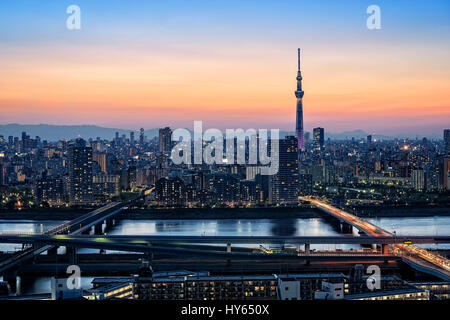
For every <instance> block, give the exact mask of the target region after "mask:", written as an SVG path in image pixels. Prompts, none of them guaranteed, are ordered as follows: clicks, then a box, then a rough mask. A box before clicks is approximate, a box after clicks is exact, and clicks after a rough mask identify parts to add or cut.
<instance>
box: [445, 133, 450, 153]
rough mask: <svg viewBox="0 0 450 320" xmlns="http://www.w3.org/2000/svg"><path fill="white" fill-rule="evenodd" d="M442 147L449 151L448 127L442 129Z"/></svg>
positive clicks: (449, 136) (449, 134) (449, 137)
mask: <svg viewBox="0 0 450 320" xmlns="http://www.w3.org/2000/svg"><path fill="white" fill-rule="evenodd" d="M444 148H445V152H450V129H445V130H444Z"/></svg>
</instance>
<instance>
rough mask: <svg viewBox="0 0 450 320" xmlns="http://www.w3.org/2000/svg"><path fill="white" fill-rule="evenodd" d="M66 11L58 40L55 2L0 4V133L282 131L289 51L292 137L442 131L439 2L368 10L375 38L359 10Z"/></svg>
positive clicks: (138, 6)
mask: <svg viewBox="0 0 450 320" xmlns="http://www.w3.org/2000/svg"><path fill="white" fill-rule="evenodd" d="M77 4H78V5H79V6H80V8H81V14H82V29H81V30H78V31H70V30H67V29H66V28H65V19H66V18H67V14H66V13H65V9H66V7H67V5H68V3H65V2H62V3H60V4H55V3H51V2H45V1H43V2H41V3H40V5H39V6H38V5H36V4H33V3H32V2H27V1H17V2H14V3H12V2H2V4H1V6H2V7H4V8H6V9H7V10H0V12H2V13H0V17H1V19H0V20H1V21H2V22H1V24H0V26H1V28H2V30H6V31H5V32H3V33H2V34H1V35H0V39H1V40H2V41H1V43H2V44H1V45H0V47H1V49H2V50H1V52H2V53H1V54H0V56H1V58H2V59H1V62H0V65H1V67H2V70H5V72H3V73H2V75H1V76H0V84H1V85H2V87H3V88H4V90H2V92H1V93H0V118H1V120H0V122H1V123H2V124H6V123H29V124H38V123H49V124H67V125H74V124H96V125H100V126H106V127H117V128H123V129H130V128H136V129H137V128H139V127H144V128H156V127H160V126H161V125H168V126H170V127H172V128H177V127H189V126H190V125H191V124H192V122H193V121H194V120H202V121H203V122H204V123H205V124H206V125H207V126H208V127H216V128H220V129H222V128H225V127H244V128H248V127H254V128H259V127H266V128H279V129H281V130H284V131H294V130H295V116H294V114H295V109H294V108H295V107H293V105H294V103H295V97H293V96H292V90H293V89H294V88H295V84H294V83H293V81H292V78H293V77H294V76H295V75H294V72H293V70H294V68H295V66H296V63H297V61H296V60H295V58H294V57H293V54H292V52H293V50H294V49H295V48H297V47H301V48H302V55H303V57H302V62H303V65H302V72H303V75H304V76H306V77H307V79H308V81H306V83H305V84H304V86H305V88H306V89H305V90H307V91H308V95H307V97H305V110H304V115H305V118H304V127H305V131H312V129H313V128H314V127H324V128H325V129H326V130H327V131H330V132H342V131H350V130H356V129H363V130H365V131H366V132H369V133H383V134H388V135H396V134H404V133H410V132H411V133H416V134H418V135H429V134H439V133H440V132H442V130H443V129H445V128H446V127H447V126H448V120H449V119H450V111H449V110H450V108H449V101H450V96H449V94H450V93H449V92H448V90H447V88H448V87H449V84H450V72H448V71H449V70H450V62H449V61H448V59H447V55H448V51H449V45H448V44H447V43H445V42H444V41H442V39H443V37H445V36H446V35H448V34H449V30H450V28H449V22H448V21H449V19H448V17H449V14H448V12H450V11H449V10H448V8H449V4H448V3H446V2H445V1H435V2H433V3H431V4H427V5H426V6H425V5H421V4H416V3H414V4H409V2H396V4H392V3H385V2H380V3H379V5H380V7H381V12H382V29H381V30H368V29H367V28H366V27H365V22H366V19H367V14H366V13H365V10H366V8H367V4H366V3H365V2H364V1H356V2H349V3H347V5H346V6H339V5H337V4H334V3H332V2H330V1H322V2H321V4H320V5H316V4H311V3H307V2H295V3H294V2H290V1H286V2H284V3H283V4H282V5H279V6H274V5H273V4H270V3H265V2H263V3H261V5H260V6H259V7H258V8H257V9H256V6H255V5H254V3H252V2H248V3H245V4H240V3H235V4H234V5H236V7H235V9H236V10H230V9H229V8H227V7H226V6H224V5H222V4H212V5H210V6H208V7H204V6H202V5H201V4H199V3H196V2H194V3H192V4H191V7H189V6H186V5H180V6H179V9H177V10H172V9H173V7H177V6H174V5H173V4H171V5H168V6H167V7H166V6H164V5H155V4H142V3H138V2H131V3H127V6H126V10H124V9H123V7H124V5H123V2H120V1H117V2H112V3H111V4H109V5H108V7H105V5H102V4H99V3H89V2H86V1H78V3H77ZM26 8H32V9H33V10H32V11H33V19H31V16H30V13H29V11H27V10H25V9H26ZM169 8H170V10H169ZM237 9H239V10H237ZM328 11H329V12H332V13H333V14H329V12H328ZM5 12H7V13H8V15H7V16H5V14H4V13H5ZM231 21H232V22H231ZM284 21H285V22H284ZM287 21H289V22H287ZM105 26H106V27H105ZM331 27H332V28H331ZM330 28H331V29H332V30H329V29H330ZM437 28H439V35H438V34H437V32H436V31H437ZM302 30H307V32H301V31H302ZM325 31H326V32H325ZM263 35H264V36H263ZM418 39H420V44H419V43H418ZM274 110H276V112H274ZM369 119H370V121H369Z"/></svg>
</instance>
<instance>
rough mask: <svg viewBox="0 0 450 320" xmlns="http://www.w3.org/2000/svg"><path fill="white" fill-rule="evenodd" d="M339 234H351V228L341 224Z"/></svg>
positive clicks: (344, 223) (349, 225)
mask: <svg viewBox="0 0 450 320" xmlns="http://www.w3.org/2000/svg"><path fill="white" fill-rule="evenodd" d="M341 232H342V233H345V234H353V226H352V225H351V224H348V223H346V222H341Z"/></svg>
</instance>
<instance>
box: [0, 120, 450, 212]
mask: <svg viewBox="0 0 450 320" xmlns="http://www.w3.org/2000/svg"><path fill="white" fill-rule="evenodd" d="M140 132H141V134H140V135H139V136H138V139H135V138H134V134H135V132H134V131H130V135H129V137H126V136H119V135H118V134H116V136H115V137H114V138H112V139H111V140H103V139H99V138H97V139H92V138H89V139H88V141H85V140H83V139H82V138H77V139H74V140H72V141H66V140H60V141H54V142H48V141H45V140H44V141H41V139H40V138H39V137H35V138H34V139H33V138H30V137H29V136H28V135H27V134H26V132H23V133H22V136H21V137H20V138H19V137H13V136H9V137H8V138H7V139H5V138H4V137H3V136H0V155H1V157H0V161H1V162H0V172H1V176H0V178H1V179H0V183H1V197H2V198H1V207H2V208H9V209H19V210H20V209H26V208H39V207H65V206H88V207H92V206H98V205H101V204H103V203H106V202H108V201H113V200H118V199H122V198H123V197H126V195H127V194H129V193H133V192H139V191H141V190H142V189H144V188H147V187H148V186H153V187H155V192H153V193H152V195H151V196H149V197H148V198H147V199H146V201H145V203H142V204H141V206H142V207H154V206H160V207H174V206H178V207H183V206H186V207H208V206H218V207H252V206H259V207H261V206H277V205H278V206H289V205H291V206H292V205H297V203H298V199H297V198H298V196H299V195H317V196H327V197H330V198H332V199H334V201H335V202H336V203H338V204H340V205H341V204H344V205H350V206H351V205H352V204H355V205H361V204H367V205H383V204H389V205H390V204H410V205H411V204H419V203H420V204H438V203H445V202H446V201H448V195H449V193H448V192H449V190H450V183H449V179H450V176H449V172H450V156H449V150H450V130H445V131H444V133H443V139H442V140H441V141H429V140H427V139H426V138H423V139H415V140H406V139H396V140H388V141H376V140H375V139H373V138H372V137H371V136H370V135H369V136H368V137H367V139H364V140H363V139H351V140H346V141H330V140H328V141H325V139H324V129H323V128H315V129H314V131H313V134H312V137H310V134H309V133H308V132H307V133H306V134H305V135H304V141H305V151H304V152H302V153H301V155H302V157H301V159H300V164H299V162H298V158H297V153H298V152H297V150H298V149H297V140H296V138H295V137H293V136H286V137H285V138H283V139H281V140H280V148H279V152H280V171H279V173H278V174H277V175H275V176H263V175H260V174H258V167H257V166H252V165H212V166H211V165H195V164H193V165H189V166H187V165H183V166H180V165H174V164H173V163H172V162H171V160H170V152H171V150H172V147H173V142H172V140H171V134H172V131H171V129H170V128H168V127H166V128H162V129H159V136H158V137H155V138H152V139H148V138H147V137H146V136H144V134H143V132H144V130H143V129H141V131H140ZM298 168H300V170H298ZM280 181H281V182H282V183H280ZM344 199H345V200H344Z"/></svg>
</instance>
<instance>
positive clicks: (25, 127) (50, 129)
mask: <svg viewBox="0 0 450 320" xmlns="http://www.w3.org/2000/svg"><path fill="white" fill-rule="evenodd" d="M22 131H25V132H26V133H27V134H28V135H29V136H30V137H31V138H34V137H35V136H39V137H41V139H42V140H48V141H57V140H60V139H69V140H70V139H74V138H76V137H78V136H80V137H81V138H84V139H89V138H93V139H96V138H97V137H100V138H102V139H109V140H111V139H112V138H114V137H115V134H116V132H119V136H122V135H123V134H125V135H126V136H127V138H128V137H129V136H130V132H131V131H132V130H124V129H117V128H105V127H100V126H95V125H50V124H17V123H11V124H5V125H0V135H3V136H4V137H5V138H7V137H8V136H15V137H20V136H21V135H22ZM157 134H158V129H149V130H145V135H146V136H147V137H148V138H149V139H152V138H154V137H156V136H157ZM134 137H135V139H136V140H138V139H139V131H138V130H134Z"/></svg>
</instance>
